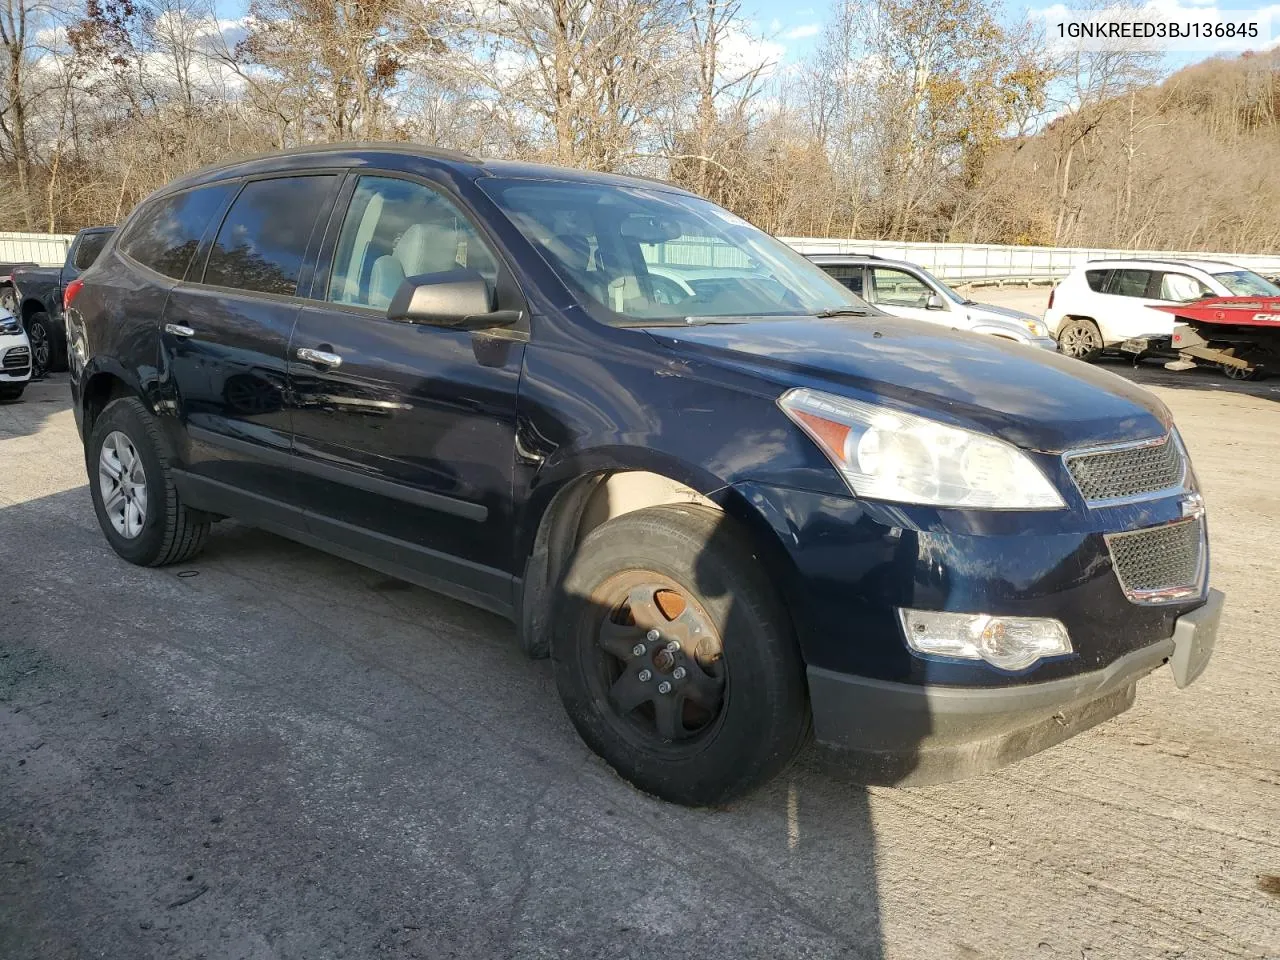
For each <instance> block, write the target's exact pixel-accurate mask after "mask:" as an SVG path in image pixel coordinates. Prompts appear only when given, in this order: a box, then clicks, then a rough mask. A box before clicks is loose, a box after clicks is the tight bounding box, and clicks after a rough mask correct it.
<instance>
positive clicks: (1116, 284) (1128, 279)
mask: <svg viewBox="0 0 1280 960" xmlns="http://www.w3.org/2000/svg"><path fill="white" fill-rule="evenodd" d="M1150 283H1151V271H1150V270H1113V271H1112V272H1111V283H1110V284H1109V285H1108V286H1107V290H1106V292H1107V293H1111V294H1115V295H1116V296H1118V297H1145V296H1146V295H1147V286H1148V284H1150Z"/></svg>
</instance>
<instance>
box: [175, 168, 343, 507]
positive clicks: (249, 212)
mask: <svg viewBox="0 0 1280 960" xmlns="http://www.w3.org/2000/svg"><path fill="white" fill-rule="evenodd" d="M338 179H339V178H338V177H337V176H336V175H334V174H322V175H315V176H288V177H275V178H270V179H260V180H250V181H249V182H247V183H245V184H244V185H243V186H242V187H241V188H240V191H239V194H238V195H237V196H236V198H235V200H234V202H232V204H231V206H230V208H229V209H228V210H227V213H226V216H225V217H223V219H222V222H221V224H220V225H219V226H218V228H217V233H216V236H215V237H214V239H213V241H212V243H211V244H207V245H206V246H205V247H204V248H203V249H202V250H201V253H200V255H199V257H200V258H204V257H205V251H206V250H207V261H205V260H204V259H201V260H200V262H198V263H196V264H193V266H192V268H191V270H190V271H189V272H188V279H187V281H186V282H184V283H181V284H179V285H178V286H177V287H175V288H174V289H173V291H172V293H171V294H170V296H169V301H168V303H167V304H166V306H165V311H164V319H163V323H162V327H161V343H162V345H163V347H162V348H163V353H164V361H165V364H166V366H167V368H168V370H169V373H170V376H171V377H172V380H173V382H174V385H175V387H176V402H177V405H178V413H179V416H180V417H181V419H182V421H183V422H184V423H185V425H186V429H187V434H188V437H189V440H190V444H189V449H190V453H189V459H188V461H187V470H188V471H189V472H190V473H192V474H193V475H195V476H196V477H198V478H200V479H201V480H204V481H207V482H211V483H213V484H216V485H219V486H218V489H219V490H221V492H223V493H226V494H231V495H237V496H242V495H244V494H248V495H250V496H251V497H258V498H262V497H265V498H268V499H270V500H273V501H281V502H286V503H287V502H289V501H290V500H291V499H292V492H293V487H292V476H291V472H290V469H289V465H290V461H291V454H290V443H291V434H292V425H291V424H290V422H289V411H288V409H287V407H286V405H285V402H284V390H285V375H286V352H287V350H288V344H289V336H290V334H291V333H292V332H293V324H294V321H295V319H296V318H297V315H298V299H297V297H296V293H297V287H298V283H299V281H300V280H303V281H304V282H309V280H310V277H309V276H306V277H304V276H303V273H304V265H305V264H306V263H307V262H308V248H309V246H310V245H311V244H312V243H315V244H316V245H317V246H318V244H319V237H318V236H317V237H316V238H315V240H314V241H313V239H312V233H313V231H314V232H316V233H317V234H318V233H319V231H318V230H316V225H317V224H321V225H323V223H324V222H325V221H324V217H323V214H326V213H327V211H328V209H329V208H330V207H331V206H332V197H333V195H334V193H335V192H336V189H337V186H338ZM237 186H239V185H237ZM227 488H229V489H227ZM246 509H247V510H248V514H249V515H252V513H253V511H252V509H251V508H249V507H246V505H244V504H242V505H241V506H240V507H238V511H239V512H242V513H243V512H245V511H246Z"/></svg>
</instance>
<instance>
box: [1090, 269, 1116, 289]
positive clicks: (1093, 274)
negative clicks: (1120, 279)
mask: <svg viewBox="0 0 1280 960" xmlns="http://www.w3.org/2000/svg"><path fill="white" fill-rule="evenodd" d="M1110 272H1111V271H1110V270H1086V271H1085V272H1084V278H1085V280H1087V281H1088V282H1089V289H1090V290H1092V291H1093V292H1094V293H1101V292H1102V291H1103V290H1105V289H1106V286H1107V274H1109V273H1110Z"/></svg>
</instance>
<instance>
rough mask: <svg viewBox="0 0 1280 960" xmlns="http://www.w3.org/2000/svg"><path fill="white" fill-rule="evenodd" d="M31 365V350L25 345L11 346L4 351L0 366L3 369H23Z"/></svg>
mask: <svg viewBox="0 0 1280 960" xmlns="http://www.w3.org/2000/svg"><path fill="white" fill-rule="evenodd" d="M30 365H31V350H30V349H29V348H27V347H11V348H10V349H8V350H6V351H5V354H4V361H3V362H0V368H3V369H5V370H25V369H27V367H29V366H30Z"/></svg>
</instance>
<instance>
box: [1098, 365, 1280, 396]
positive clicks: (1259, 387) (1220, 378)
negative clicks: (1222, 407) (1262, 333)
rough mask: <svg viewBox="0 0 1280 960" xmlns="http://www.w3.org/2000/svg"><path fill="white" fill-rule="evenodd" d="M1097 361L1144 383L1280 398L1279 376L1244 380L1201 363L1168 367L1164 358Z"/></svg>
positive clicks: (1172, 387)
mask: <svg viewBox="0 0 1280 960" xmlns="http://www.w3.org/2000/svg"><path fill="white" fill-rule="evenodd" d="M1095 362H1096V363H1097V365H1098V366H1099V367H1102V368H1103V369H1104V370H1109V371H1110V372H1111V373H1114V374H1117V375H1118V376H1121V377H1124V378H1125V379H1126V380H1132V381H1133V382H1134V383H1136V384H1139V385H1141V386H1144V387H1166V388H1168V389H1170V390H1195V391H1203V392H1206V393H1223V394H1228V393H1233V394H1241V395H1244V396H1248V397H1259V398H1261V399H1263V400H1272V401H1275V402H1280V377H1277V376H1271V377H1263V378H1262V379H1259V380H1243V381H1242V380H1232V379H1231V378H1230V377H1228V376H1227V375H1226V374H1224V373H1223V372H1222V371H1221V370H1219V369H1217V368H1216V367H1211V366H1198V367H1196V368H1195V369H1194V370H1166V369H1165V368H1164V361H1163V360H1161V361H1156V360H1140V361H1138V362H1137V363H1134V362H1133V361H1131V360H1126V359H1121V358H1114V357H1104V358H1103V359H1101V360H1098V361H1095Z"/></svg>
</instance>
